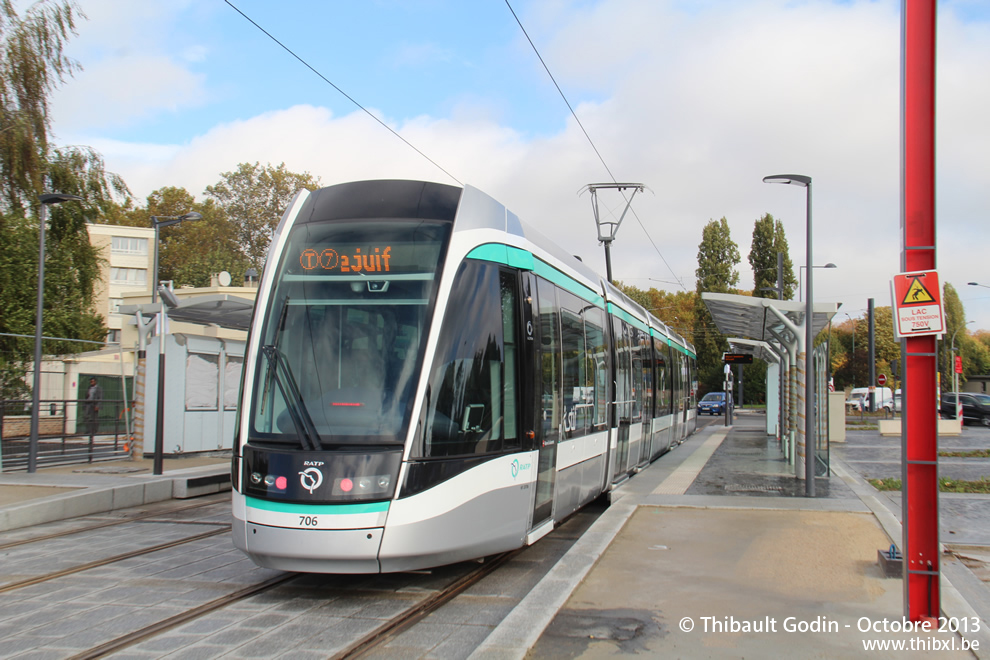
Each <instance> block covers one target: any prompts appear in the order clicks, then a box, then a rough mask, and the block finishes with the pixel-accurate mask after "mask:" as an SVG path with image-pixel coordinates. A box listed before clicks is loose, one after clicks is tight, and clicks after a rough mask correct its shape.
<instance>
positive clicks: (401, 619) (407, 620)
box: [331, 549, 523, 660]
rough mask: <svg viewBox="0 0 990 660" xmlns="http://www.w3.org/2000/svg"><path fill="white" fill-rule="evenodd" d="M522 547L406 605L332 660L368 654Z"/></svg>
mask: <svg viewBox="0 0 990 660" xmlns="http://www.w3.org/2000/svg"><path fill="white" fill-rule="evenodd" d="M522 550H523V549H519V550H513V551H512V552H507V553H504V554H501V555H496V556H495V557H491V558H489V559H488V560H487V561H485V563H484V564H481V565H480V566H478V567H477V568H475V569H474V570H472V571H471V572H469V573H468V574H466V575H464V576H462V577H460V578H458V579H457V580H455V581H454V582H452V583H451V584H449V585H447V586H446V587H445V588H443V589H441V590H440V591H438V592H436V593H435V594H433V595H432V596H430V597H429V598H427V599H426V600H425V601H423V602H422V603H419V604H417V605H415V606H413V607H411V608H409V609H408V610H406V611H405V612H403V613H402V614H400V615H398V616H396V617H394V618H392V619H391V620H389V621H387V622H385V623H383V624H382V625H381V626H379V627H378V628H377V629H375V630H373V631H372V632H371V633H369V634H367V635H365V636H364V637H363V638H361V639H359V640H358V641H357V642H355V643H354V644H353V645H351V646H350V647H348V648H347V649H345V650H343V651H341V652H340V653H337V654H335V655H333V656H331V657H332V658H333V660H355V659H357V658H364V657H367V656H368V655H369V654H370V653H371V652H372V651H374V650H375V649H377V648H379V647H381V646H383V645H385V644H387V643H388V642H390V641H391V640H393V639H395V638H396V637H398V636H399V635H401V634H402V633H403V632H405V631H406V630H408V629H409V628H411V627H412V626H414V625H416V624H417V623H418V622H419V621H422V620H423V619H424V618H426V617H427V616H428V615H429V614H431V613H432V612H435V611H436V610H438V609H439V608H441V607H442V606H444V605H446V604H447V603H449V602H450V601H452V600H453V599H454V598H456V597H457V596H458V595H460V594H461V593H463V592H464V591H465V590H466V589H468V588H469V587H471V586H473V585H475V584H477V583H478V582H480V581H481V580H483V579H484V578H486V577H488V576H489V575H491V574H492V573H494V572H495V571H496V570H498V568H500V567H501V566H502V565H503V564H505V563H506V562H508V561H509V560H510V559H512V558H513V557H515V556H516V555H518V554H519V553H520V552H522Z"/></svg>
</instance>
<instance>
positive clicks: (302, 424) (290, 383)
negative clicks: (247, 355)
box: [261, 345, 323, 451]
mask: <svg viewBox="0 0 990 660" xmlns="http://www.w3.org/2000/svg"><path fill="white" fill-rule="evenodd" d="M261 352H262V353H263V354H264V356H265V357H266V358H268V364H269V368H270V369H271V370H272V373H274V374H275V384H276V385H278V389H279V391H281V392H282V398H283V399H284V400H285V405H286V408H287V410H288V411H289V417H291V418H292V423H293V424H295V426H296V429H297V430H298V431H299V440H300V442H301V443H302V446H303V449H309V450H311V451H321V450H322V449H323V446H322V445H321V444H320V434H319V432H318V431H317V430H316V425H315V424H313V418H312V417H310V416H309V411H308V410H307V409H306V403H305V402H304V401H303V399H302V395H301V394H300V393H299V386H298V385H296V379H295V377H293V375H292V369H291V368H290V367H289V363H288V362H287V361H286V359H285V357H284V356H283V355H282V353H281V352H280V351H279V350H278V349H277V348H275V347H274V346H271V345H268V346H262V347H261Z"/></svg>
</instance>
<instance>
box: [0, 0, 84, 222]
mask: <svg viewBox="0 0 990 660" xmlns="http://www.w3.org/2000/svg"><path fill="white" fill-rule="evenodd" d="M77 18H85V16H83V14H82V13H81V12H80V11H79V8H78V7H77V6H76V4H75V3H73V2H70V1H68V0H41V1H39V2H35V3H33V4H30V5H29V6H28V8H27V11H26V12H25V14H24V16H23V17H22V16H20V15H19V14H18V13H17V10H16V8H15V3H14V1H13V0H0V216H2V215H4V214H6V215H13V216H14V217H22V216H23V215H24V213H25V211H26V210H27V209H28V208H31V207H33V206H35V205H36V198H37V196H38V194H40V193H41V191H42V184H43V178H44V174H45V171H46V169H47V164H48V132H49V128H50V124H51V122H50V119H49V116H48V97H49V95H50V94H51V93H52V91H54V89H55V87H56V86H57V85H58V83H60V82H64V80H65V78H66V77H67V76H71V75H72V74H73V72H75V71H76V70H78V69H79V65H78V64H77V63H76V62H74V61H73V60H71V59H69V58H68V57H66V56H65V54H64V53H63V48H64V46H65V42H66V40H67V39H68V38H69V36H70V35H73V34H75V25H76V19H77ZM2 230H3V226H2V225H0V231H2Z"/></svg>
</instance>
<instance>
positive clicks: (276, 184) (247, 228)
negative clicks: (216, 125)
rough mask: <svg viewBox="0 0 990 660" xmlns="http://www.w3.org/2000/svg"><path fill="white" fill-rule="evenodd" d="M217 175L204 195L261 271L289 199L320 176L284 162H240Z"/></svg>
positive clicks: (314, 184) (310, 187) (315, 184)
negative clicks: (230, 224) (211, 200)
mask: <svg viewBox="0 0 990 660" xmlns="http://www.w3.org/2000/svg"><path fill="white" fill-rule="evenodd" d="M220 177H221V178H220V181H219V182H218V183H217V184H216V185H213V186H207V187H206V191H205V192H206V195H207V196H209V197H210V198H212V199H213V200H215V201H216V203H217V206H218V207H219V208H220V209H221V210H222V211H223V212H224V213H225V214H226V217H227V219H228V220H229V221H230V222H231V223H232V224H233V226H234V227H235V228H236V231H237V240H238V242H239V244H240V248H241V252H242V253H243V254H244V256H245V257H246V258H247V260H248V262H249V263H250V264H251V265H252V266H254V267H255V268H256V269H258V270H259V271H260V270H261V268H262V267H263V266H264V263H265V258H266V256H267V254H268V245H269V243H270V242H271V239H272V235H273V234H274V232H275V228H276V227H277V226H278V222H279V220H280V219H281V218H282V214H283V213H284V212H285V209H286V207H288V205H289V202H291V201H292V198H293V197H294V196H295V194H296V192H298V191H299V190H300V189H302V188H306V189H307V190H316V189H317V188H318V187H319V185H320V180H319V178H318V177H313V175H311V174H310V173H309V172H304V173H302V174H297V173H295V172H290V171H289V170H288V169H286V167H285V163H281V164H279V166H278V167H273V166H272V165H271V164H268V165H265V166H264V167H262V166H261V165H259V164H258V163H255V164H254V165H251V164H248V163H241V164H240V165H238V166H237V169H236V170H234V171H232V172H224V173H223V174H221V175H220Z"/></svg>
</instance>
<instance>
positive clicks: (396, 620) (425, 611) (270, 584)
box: [71, 549, 522, 660]
mask: <svg viewBox="0 0 990 660" xmlns="http://www.w3.org/2000/svg"><path fill="white" fill-rule="evenodd" d="M520 552H522V549H520V550H515V551H513V552H508V553H504V554H501V555H496V556H494V557H490V558H488V559H487V560H486V561H485V562H484V563H482V564H479V565H478V566H477V567H475V568H473V569H472V570H471V571H469V572H468V573H466V574H465V575H462V576H461V577H459V578H457V579H455V580H454V581H453V582H451V583H450V584H449V585H446V586H444V587H443V588H441V589H439V590H437V591H436V592H435V593H433V594H431V595H430V596H428V597H427V598H426V599H425V600H423V601H421V602H419V603H417V604H415V605H413V606H411V607H409V608H408V609H406V610H405V611H404V612H402V613H400V614H398V615H396V616H395V617H393V618H391V619H389V620H388V621H385V622H384V623H382V624H381V625H380V626H378V627H377V628H376V629H375V630H373V631H371V632H370V633H368V634H366V635H364V636H363V637H361V638H359V639H357V640H355V641H354V642H353V643H352V644H351V645H350V646H348V647H347V648H346V649H344V650H342V651H340V652H338V653H336V654H334V655H332V656H330V657H332V658H333V659H334V660H356V659H358V658H365V657H369V656H370V654H371V653H373V652H374V651H375V650H376V649H378V648H380V647H382V646H383V645H384V644H387V643H388V642H390V641H392V640H394V639H395V638H396V637H398V636H399V635H401V634H402V633H404V632H406V631H407V630H409V629H410V628H412V627H413V626H415V625H416V624H417V623H418V622H420V621H422V620H423V619H424V618H426V617H427V616H429V615H430V614H431V613H432V612H435V611H436V610H438V609H439V608H441V607H443V606H444V605H447V604H448V603H450V602H451V601H452V600H453V599H454V598H456V597H457V596H458V595H460V594H462V593H463V592H464V591H465V590H467V589H468V588H470V587H472V586H473V585H475V584H477V583H478V582H480V581H481V580H483V579H484V578H486V577H488V576H489V575H491V574H493V573H494V572H495V571H497V570H498V569H499V568H500V567H502V566H503V565H504V564H505V563H506V562H508V561H509V560H511V559H512V558H513V557H515V556H516V555H518V554H519V553H520ZM299 575H300V574H299V573H283V574H281V575H276V576H274V577H271V578H269V579H267V580H265V581H263V582H259V583H257V584H253V585H250V586H247V587H244V588H243V589H239V590H237V591H235V592H232V593H230V594H226V595H224V596H221V597H219V598H215V599H213V600H211V601H209V602H207V603H203V604H202V605H198V606H196V607H193V608H190V609H189V610H186V611H184V612H181V613H179V614H176V615H173V616H170V617H167V618H165V619H162V620H161V621H157V622H155V623H153V624H150V625H148V626H145V627H144V628H141V629H139V630H135V631H133V632H130V633H127V634H124V635H121V636H120V637H117V638H115V639H112V640H110V641H108V642H105V643H103V644H100V645H99V646H95V647H93V648H91V649H88V650H86V651H83V652H81V653H78V654H76V655H74V656H71V660H92V659H94V658H101V657H104V656H107V655H110V654H112V653H116V652H119V651H122V650H124V649H126V648H129V647H131V646H133V645H135V644H139V643H141V642H143V641H145V640H148V639H152V638H154V637H155V636H157V635H160V634H162V633H166V632H168V631H170V630H173V629H175V628H178V627H180V626H182V625H185V624H187V623H190V622H192V621H195V620H196V619H198V618H200V617H203V616H205V615H207V614H210V613H213V612H216V611H217V610H222V609H223V608H225V607H228V606H230V605H233V604H235V603H237V602H239V601H243V600H246V599H248V598H252V597H254V596H258V595H261V594H264V593H266V592H269V591H272V590H274V589H276V588H278V587H280V586H283V585H285V584H286V583H288V582H290V581H291V580H293V579H295V578H297V577H298V576H299Z"/></svg>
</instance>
